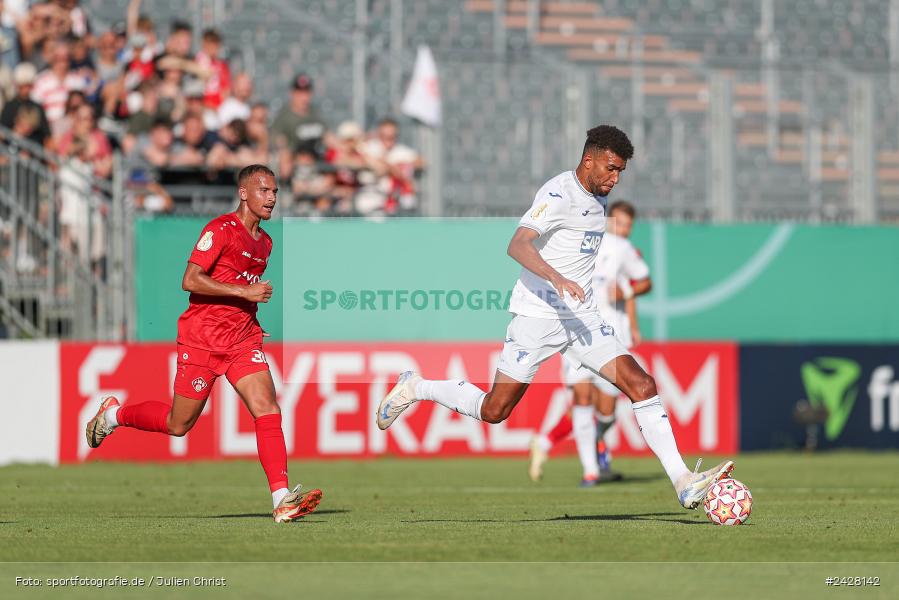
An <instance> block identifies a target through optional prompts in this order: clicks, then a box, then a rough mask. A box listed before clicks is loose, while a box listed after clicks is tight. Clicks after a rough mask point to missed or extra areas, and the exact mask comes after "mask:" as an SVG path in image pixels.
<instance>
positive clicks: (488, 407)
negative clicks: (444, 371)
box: [375, 371, 528, 429]
mask: <svg viewBox="0 0 899 600" xmlns="http://www.w3.org/2000/svg"><path fill="white" fill-rule="evenodd" d="M527 388H528V384H527V383H522V382H520V381H516V380H514V379H512V378H511V377H509V376H508V375H505V374H504V373H501V372H500V371H497V372H496V375H495V378H494V380H493V387H492V388H491V390H490V391H489V392H485V391H484V390H482V389H481V388H479V387H478V386H476V385H474V384H471V383H469V382H467V381H462V380H460V379H449V380H431V379H422V377H421V376H420V375H419V374H418V373H415V372H413V371H406V372H405V373H402V374H401V375H400V376H399V379H397V382H396V385H394V386H393V389H391V390H390V392H388V394H387V395H386V396H384V399H383V400H381V403H380V404H379V405H378V413H377V415H375V416H376V419H377V423H378V427H379V428H381V429H387V428H388V427H390V426H391V425H392V424H393V422H394V421H395V420H396V418H397V417H398V416H400V414H402V412H403V411H405V410H406V409H407V408H409V407H410V406H412V405H413V404H415V403H416V402H418V401H419V400H432V401H434V402H437V403H438V404H442V405H443V406H445V407H447V408H448V409H450V410H453V411H456V412H457V413H459V414H460V415H466V416H468V417H471V418H472V419H477V420H479V421H485V422H487V423H500V422H502V421H504V420H506V419H507V418H508V417H509V415H510V414H511V413H512V409H513V408H515V405H516V404H518V401H519V400H521V397H522V396H523V395H524V392H525V390H527Z"/></svg>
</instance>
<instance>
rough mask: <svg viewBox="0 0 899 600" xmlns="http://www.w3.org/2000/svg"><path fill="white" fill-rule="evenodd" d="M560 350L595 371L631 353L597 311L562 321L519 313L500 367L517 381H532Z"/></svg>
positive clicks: (508, 336) (504, 349)
mask: <svg viewBox="0 0 899 600" xmlns="http://www.w3.org/2000/svg"><path fill="white" fill-rule="evenodd" d="M557 352H561V353H563V355H565V356H569V355H570V356H571V358H572V359H574V360H575V361H576V362H578V363H580V364H582V365H584V366H585V367H587V368H588V369H590V370H591V371H595V372H598V371H599V370H600V369H601V368H602V366H603V365H605V364H606V363H608V362H609V361H611V360H612V359H614V358H615V357H616V356H622V355H628V354H630V353H629V352H628V351H627V348H625V347H624V345H623V344H622V343H621V342H620V341H618V338H616V337H615V330H614V329H613V328H612V327H610V326H609V325H607V324H606V323H605V321H603V320H602V319H601V318H600V317H599V315H598V314H596V313H593V314H591V315H589V316H584V317H580V318H575V319H561V320H557V319H538V318H536V317H525V316H522V315H515V316H514V317H513V318H512V322H511V323H509V328H508V329H507V330H506V342H505V344H503V351H502V354H501V355H500V359H499V364H498V365H497V369H498V370H499V371H500V372H501V373H504V374H505V375H508V376H509V377H511V378H512V379H514V380H515V381H520V382H522V383H530V382H531V381H532V380H533V379H534V375H536V374H537V369H538V368H539V367H540V364H541V363H542V362H543V361H545V360H546V359H547V358H549V357H550V356H552V355H553V354H555V353H557Z"/></svg>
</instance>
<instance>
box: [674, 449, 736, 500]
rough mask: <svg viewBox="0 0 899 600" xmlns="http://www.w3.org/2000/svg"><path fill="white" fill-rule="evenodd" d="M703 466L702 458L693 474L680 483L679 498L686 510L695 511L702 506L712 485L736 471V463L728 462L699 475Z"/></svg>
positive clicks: (684, 477) (678, 488) (685, 476)
mask: <svg viewBox="0 0 899 600" xmlns="http://www.w3.org/2000/svg"><path fill="white" fill-rule="evenodd" d="M701 464H702V459H701V458H700V459H699V460H698V461H697V462H696V468H695V469H694V470H693V472H692V473H688V474H687V475H684V476H683V477H682V479H683V480H684V481H683V483H681V482H680V481H678V486H677V498H678V500H680V503H681V506H683V507H684V508H688V509H694V508H696V507H697V506H699V505H700V504H702V503H703V501H704V500H705V497H706V495H707V494H708V493H709V489H710V488H711V487H712V485H714V483H715V482H716V481H721V480H722V479H725V478H726V477H727V476H728V475H730V472H731V471H733V470H734V462H733V461H732V460H726V461H724V462H723V463H721V464H720V465H718V466H716V467H714V468H712V469H709V470H708V471H702V472H701V473H697V472H696V471H698V470H699V466H700V465H701Z"/></svg>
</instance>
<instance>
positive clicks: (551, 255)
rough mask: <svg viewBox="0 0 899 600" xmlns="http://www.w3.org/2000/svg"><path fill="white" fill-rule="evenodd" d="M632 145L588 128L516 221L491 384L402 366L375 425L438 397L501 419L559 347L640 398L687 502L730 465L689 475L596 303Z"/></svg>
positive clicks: (606, 128) (647, 430) (662, 416)
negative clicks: (603, 253) (609, 208)
mask: <svg viewBox="0 0 899 600" xmlns="http://www.w3.org/2000/svg"><path fill="white" fill-rule="evenodd" d="M633 153H634V147H633V145H631V142H630V140H629V139H628V137H627V135H625V134H624V132H622V131H621V130H619V129H617V128H616V127H613V126H610V125H600V126H598V127H594V128H593V129H591V130H589V131H588V132H587V141H586V143H585V144H584V150H583V153H582V156H581V161H580V163H579V164H578V166H577V168H576V169H575V170H574V171H566V172H564V173H562V174H560V175H557V176H555V177H553V178H552V179H550V180H549V181H548V182H546V183H545V184H544V185H543V187H541V188H540V190H539V191H538V192H537V195H536V196H535V198H534V203H533V206H532V207H531V208H530V209H529V210H528V211H527V213H525V215H524V216H523V217H522V218H521V221H520V222H519V227H518V229H516V231H515V234H514V235H513V236H512V240H511V241H510V242H509V247H508V253H509V256H511V257H512V258H513V259H515V260H516V261H517V262H518V263H520V264H521V266H522V269H521V275H520V276H519V279H518V281H517V282H516V283H515V287H514V289H513V290H512V296H511V300H510V305H509V311H510V312H512V313H513V314H514V317H513V318H512V322H511V323H510V324H509V327H508V329H507V331H506V340H505V344H504V345H503V350H502V354H501V356H500V361H499V365H498V367H497V372H496V375H495V378H494V382H493V387H492V389H491V390H490V391H489V392H484V390H482V389H480V388H479V387H477V386H475V385H473V384H471V383H469V382H467V381H460V380H444V381H435V380H428V379H423V378H422V377H421V376H420V375H418V374H417V373H415V372H413V371H406V372H405V373H403V374H401V375H400V377H399V379H398V380H397V383H396V385H395V386H394V387H393V389H392V390H391V391H390V392H389V393H388V394H387V396H385V397H384V399H383V400H382V401H381V403H380V405H379V406H378V412H377V415H376V418H377V423H378V427H379V428H381V429H387V428H388V427H390V425H391V424H392V423H393V422H394V420H396V418H397V417H398V416H399V415H400V414H402V412H403V411H404V410H406V409H407V408H409V407H410V406H412V404H414V403H415V402H418V401H420V400H432V401H434V402H437V403H439V404H442V405H443V406H445V407H447V408H449V409H450V410H454V411H456V412H458V413H459V414H463V415H467V416H469V417H471V418H473V419H478V420H481V421H486V422H488V423H500V422H502V421H504V420H505V419H506V418H508V416H509V415H510V414H511V413H512V410H513V409H514V408H515V405H516V404H518V401H519V400H521V398H522V396H523V395H524V393H525V391H526V390H527V388H528V385H529V384H530V382H531V381H532V380H533V378H534V375H535V374H536V373H537V369H538V367H539V366H540V363H542V362H543V361H545V360H546V359H547V358H549V357H550V356H552V355H553V354H555V353H557V352H561V353H563V354H567V353H571V354H572V355H573V357H574V358H575V359H576V360H577V361H578V362H579V363H581V364H582V365H584V366H585V367H587V368H588V369H590V370H592V371H594V372H597V373H599V374H600V375H602V376H603V377H604V378H605V379H607V380H611V381H615V384H616V385H617V387H618V388H619V389H620V390H621V391H622V392H623V393H624V394H625V395H626V396H627V397H628V398H630V400H631V402H632V403H633V404H632V406H633V409H634V414H635V416H636V418H637V423H638V424H639V426H640V431H641V432H642V434H643V438H644V439H645V440H646V444H647V446H649V448H650V449H651V450H652V451H653V452H654V453H655V455H656V457H658V459H659V460H660V461H661V463H662V467H663V468H664V469H665V472H666V473H667V474H668V477H669V478H670V480H671V483H672V485H673V486H674V489H675V492H676V494H677V496H678V500H679V501H680V503H681V505H682V506H684V507H685V508H688V509H693V508H696V507H697V506H699V504H700V503H701V502H702V501H703V500H704V499H705V496H706V494H707V493H708V490H709V488H710V487H711V486H712V484H713V483H715V482H716V481H718V480H720V479H723V478H725V477H727V475H728V474H729V473H730V472H731V470H733V467H734V464H733V462H732V461H725V462H723V463H721V464H719V465H718V466H716V467H715V468H713V469H709V470H707V471H703V472H698V469H699V465H700V464H701V463H697V465H696V467H697V468H696V470H694V471H693V472H692V473H691V472H690V470H689V469H688V468H687V466H686V465H685V464H684V461H683V459H682V458H681V456H680V453H679V452H678V450H677V443H676V442H675V440H674V434H673V432H672V430H671V424H670V423H669V422H668V415H667V414H666V413H665V409H664V407H663V406H662V401H661V400H660V399H659V396H658V392H657V391H656V384H655V381H654V380H653V378H652V377H650V376H649V375H648V374H647V373H646V372H645V371H644V370H643V369H642V368H641V367H640V365H639V364H637V362H636V361H635V360H634V358H633V356H631V355H630V353H628V351H627V349H626V348H625V347H624V345H623V344H622V343H621V342H620V341H619V340H618V338H616V337H615V335H614V332H613V328H612V327H611V326H609V325H608V324H606V323H605V322H604V321H603V320H602V318H601V317H600V315H599V313H598V312H597V310H596V300H595V298H594V290H593V289H592V285H591V278H592V276H593V267H594V262H595V259H596V251H597V249H598V248H599V244H600V242H601V241H602V237H603V234H604V233H605V225H606V223H605V221H606V213H605V209H606V197H607V196H608V194H609V192H611V191H612V188H613V187H615V185H616V184H617V183H618V179H619V177H620V175H621V172H622V171H624V169H625V167H626V166H627V161H628V160H630V158H631V157H632V156H633Z"/></svg>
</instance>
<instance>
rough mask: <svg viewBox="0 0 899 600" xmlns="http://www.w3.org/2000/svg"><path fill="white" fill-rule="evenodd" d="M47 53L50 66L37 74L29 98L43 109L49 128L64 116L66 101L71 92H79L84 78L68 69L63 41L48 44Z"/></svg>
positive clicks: (53, 41) (67, 57)
mask: <svg viewBox="0 0 899 600" xmlns="http://www.w3.org/2000/svg"><path fill="white" fill-rule="evenodd" d="M47 53H48V54H49V56H50V66H49V67H48V68H47V69H46V70H45V71H42V72H41V73H40V74H38V76H37V79H36V80H35V82H34V89H33V90H32V92H31V98H32V99H33V100H34V101H35V102H37V103H38V104H40V105H41V106H43V107H44V112H45V113H46V114H47V120H48V121H49V122H50V128H51V129H55V127H56V124H57V123H58V122H59V120H60V119H62V117H63V116H64V115H65V106H66V100H67V99H68V97H69V94H70V93H71V92H73V91H80V90H82V89H83V88H84V87H85V86H84V78H83V77H81V76H79V75H78V74H76V73H74V72H72V71H71V70H70V69H69V60H70V57H71V55H70V52H69V45H68V43H66V41H65V40H64V39H61V38H60V39H57V40H52V41H50V42H49V48H48V50H47Z"/></svg>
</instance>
